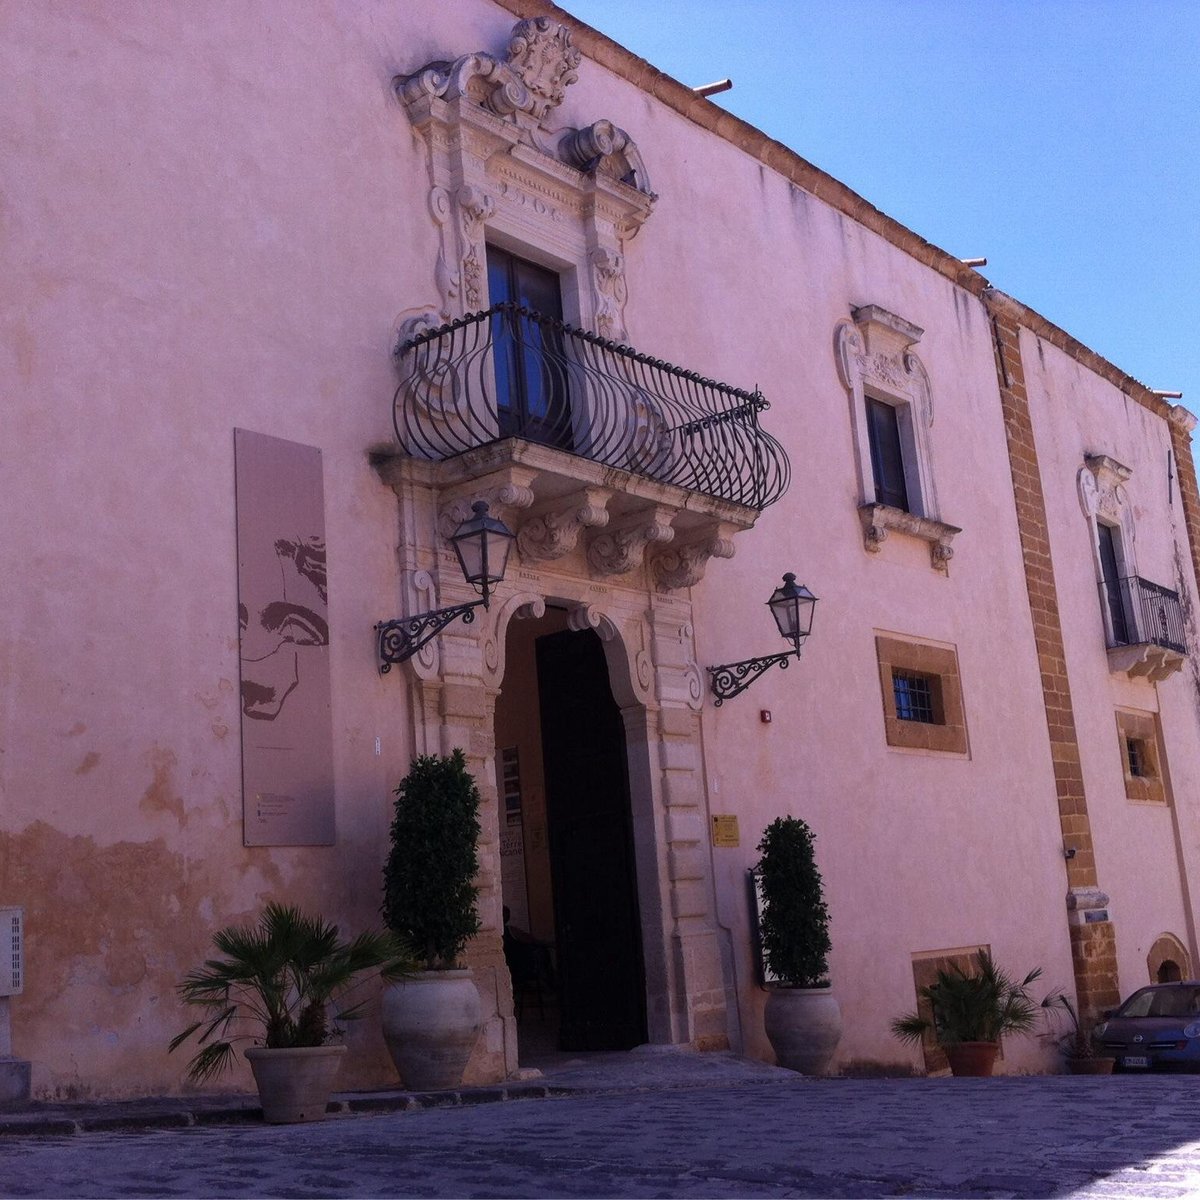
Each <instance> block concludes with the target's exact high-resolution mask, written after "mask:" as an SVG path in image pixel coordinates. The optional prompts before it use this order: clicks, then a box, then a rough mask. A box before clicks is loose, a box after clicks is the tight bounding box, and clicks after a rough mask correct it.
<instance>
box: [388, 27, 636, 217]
mask: <svg viewBox="0 0 1200 1200" xmlns="http://www.w3.org/2000/svg"><path fill="white" fill-rule="evenodd" d="M580 59H581V55H580V53H579V51H578V50H577V49H575V47H574V45H573V44H572V42H571V33H570V30H568V29H567V28H566V26H564V25H559V24H558V23H557V22H555V21H553V20H551V19H550V18H549V17H532V18H530V19H528V20H524V21H518V22H517V23H516V25H514V26H513V31H512V36H511V38H510V39H509V43H508V50H507V53H506V55H505V58H504V60H503V61H501V60H500V59H498V58H497V57H496V56H495V55H493V54H488V53H487V52H486V51H480V52H478V53H475V54H464V55H463V56H462V57H461V58H457V59H455V60H454V61H453V62H449V61H438V62H432V63H428V64H427V65H426V66H424V67H422V68H421V69H420V70H419V71H415V72H413V74H411V75H402V76H397V78H396V80H395V88H396V93H397V95H398V96H399V97H400V100H401V102H402V103H403V104H404V105H405V106H406V107H408V108H409V109H410V111H412V112H413V113H414V115H415V114H416V110H417V109H418V108H419V107H420V106H421V105H423V104H424V103H426V102H428V101H429V100H441V101H445V102H447V103H451V102H453V101H455V100H460V99H462V100H467V101H468V102H470V103H473V104H476V105H478V106H479V107H480V108H483V109H485V110H486V111H488V112H491V113H493V114H495V115H496V116H498V117H501V118H505V119H509V120H512V121H513V122H514V124H515V125H516V126H517V128H518V130H519V137H518V140H520V141H524V142H526V143H527V144H528V145H531V146H534V147H536V148H537V149H539V150H543V151H546V152H548V153H554V154H556V155H557V157H558V158H559V161H561V162H563V163H566V164H568V165H569V166H572V167H574V168H576V169H577V170H580V171H584V172H586V173H587V174H596V173H598V172H603V173H605V174H607V175H609V176H610V177H611V178H613V179H616V180H619V181H620V182H622V183H624V184H626V185H628V186H629V187H632V188H635V189H636V190H637V191H639V192H642V193H643V194H644V195H646V196H650V197H653V194H654V193H653V192H652V191H651V190H650V181H649V179H648V177H647V175H646V168H645V164H644V163H643V162H642V158H641V155H640V154H639V153H638V149H637V146H636V145H635V144H634V141H633V139H632V138H631V137H630V136H629V134H627V133H626V132H625V131H624V130H623V129H618V128H617V126H615V125H614V124H613V123H612V122H611V121H596V122H595V123H594V124H592V125H588V126H585V127H584V128H582V129H571V130H568V131H567V132H566V133H563V134H561V135H559V136H558V142H557V146H555V145H553V144H552V143H551V142H550V141H549V140H548V139H547V137H546V136H545V133H544V132H542V131H541V130H540V129H539V127H544V125H545V120H546V117H547V115H548V114H549V113H550V112H551V110H552V109H555V108H557V107H558V106H559V105H560V104H561V103H562V102H563V98H564V96H565V95H566V90H567V88H568V87H569V86H570V85H571V84H572V83H574V82H575V81H576V80H577V79H578V78H579V74H578V71H577V69H576V68H577V67H578V66H579V63H580Z"/></svg>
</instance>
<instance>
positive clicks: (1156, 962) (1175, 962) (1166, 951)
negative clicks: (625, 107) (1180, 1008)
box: [1146, 933, 1192, 983]
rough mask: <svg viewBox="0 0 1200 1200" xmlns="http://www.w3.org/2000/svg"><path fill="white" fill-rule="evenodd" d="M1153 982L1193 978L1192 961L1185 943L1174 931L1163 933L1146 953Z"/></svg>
mask: <svg viewBox="0 0 1200 1200" xmlns="http://www.w3.org/2000/svg"><path fill="white" fill-rule="evenodd" d="M1146 972H1147V974H1148V975H1149V976H1150V982H1151V983H1177V982H1178V981H1179V980H1181V979H1190V978H1192V963H1191V958H1190V957H1189V955H1188V952H1187V951H1186V950H1185V949H1184V947H1183V943H1182V942H1181V941H1180V940H1179V938H1177V937H1176V936H1175V935H1174V934H1173V933H1162V934H1159V936H1158V937H1157V938H1156V939H1155V941H1154V945H1153V946H1151V947H1150V953H1149V954H1147V955H1146Z"/></svg>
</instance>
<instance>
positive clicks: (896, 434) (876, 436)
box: [867, 396, 909, 512]
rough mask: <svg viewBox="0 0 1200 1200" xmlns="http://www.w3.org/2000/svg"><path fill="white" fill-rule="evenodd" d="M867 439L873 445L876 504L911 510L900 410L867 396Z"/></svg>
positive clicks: (872, 467)
mask: <svg viewBox="0 0 1200 1200" xmlns="http://www.w3.org/2000/svg"><path fill="white" fill-rule="evenodd" d="M867 436H868V437H869V439H870V443H871V471H872V474H873V475H874V477H875V501H876V503H877V504H886V505H888V506H889V507H891V508H899V509H903V511H904V512H908V511H909V507H908V487H907V485H906V483H905V479H904V450H903V447H902V446H901V442H900V414H899V410H898V409H897V408H896V407H895V406H894V405H891V404H885V403H884V402H883V401H882V400H876V399H875V397H874V396H868V397H867Z"/></svg>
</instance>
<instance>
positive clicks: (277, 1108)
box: [246, 1046, 346, 1125]
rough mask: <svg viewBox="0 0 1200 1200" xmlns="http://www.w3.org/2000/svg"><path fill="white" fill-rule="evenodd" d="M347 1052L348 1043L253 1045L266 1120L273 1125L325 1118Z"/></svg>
mask: <svg viewBox="0 0 1200 1200" xmlns="http://www.w3.org/2000/svg"><path fill="white" fill-rule="evenodd" d="M345 1053H346V1047H345V1046H296V1047H292V1048H289V1049H285V1050H269V1049H267V1048H266V1047H265V1046H253V1047H251V1048H250V1049H249V1050H247V1051H246V1057H247V1058H248V1059H249V1060H250V1070H252V1071H253V1072H254V1082H255V1083H256V1084H258V1098H259V1099H260V1100H261V1101H262V1110H263V1119H264V1120H265V1121H267V1122H268V1123H269V1124H271V1125H293V1124H297V1123H299V1122H301V1121H323V1120H324V1119H325V1108H326V1106H327V1105H328V1104H329V1093H330V1092H332V1091H333V1083H334V1080H335V1079H337V1073H338V1070H339V1068H340V1067H341V1065H342V1058H343V1056H344V1055H345Z"/></svg>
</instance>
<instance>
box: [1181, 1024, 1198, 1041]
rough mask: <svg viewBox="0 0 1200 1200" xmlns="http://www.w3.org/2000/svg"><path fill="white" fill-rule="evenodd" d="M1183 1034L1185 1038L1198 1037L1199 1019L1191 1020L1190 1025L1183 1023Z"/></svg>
mask: <svg viewBox="0 0 1200 1200" xmlns="http://www.w3.org/2000/svg"><path fill="white" fill-rule="evenodd" d="M1183 1036H1184V1037H1185V1038H1195V1037H1200V1021H1193V1022H1192V1023H1191V1024H1190V1025H1185V1026H1184V1028H1183Z"/></svg>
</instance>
